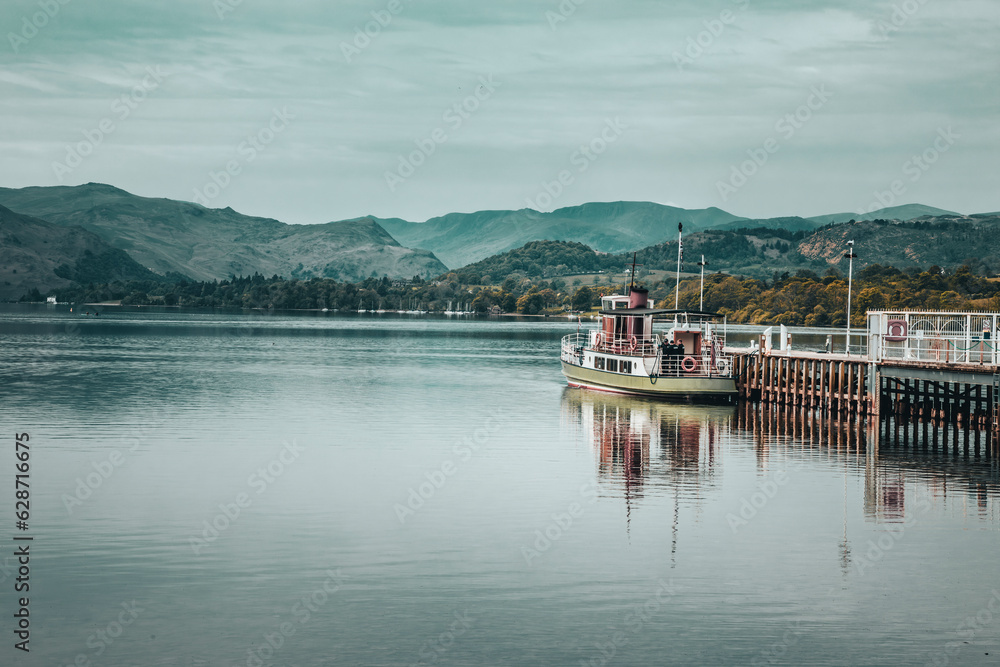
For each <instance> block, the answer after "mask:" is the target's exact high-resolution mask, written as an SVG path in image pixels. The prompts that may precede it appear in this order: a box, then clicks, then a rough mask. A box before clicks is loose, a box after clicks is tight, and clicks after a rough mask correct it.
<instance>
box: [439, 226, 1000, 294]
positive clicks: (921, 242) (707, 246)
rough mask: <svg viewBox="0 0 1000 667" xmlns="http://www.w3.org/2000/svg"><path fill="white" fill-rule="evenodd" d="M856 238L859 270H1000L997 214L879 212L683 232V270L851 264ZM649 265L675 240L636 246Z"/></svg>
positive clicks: (610, 261)
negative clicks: (868, 216)
mask: <svg viewBox="0 0 1000 667" xmlns="http://www.w3.org/2000/svg"><path fill="white" fill-rule="evenodd" d="M848 240H854V242H855V246H854V247H855V252H856V254H857V255H858V259H857V260H856V261H855V263H854V269H855V271H858V270H862V269H864V268H865V267H867V266H871V265H875V264H879V265H882V266H894V267H897V268H899V269H906V268H908V267H920V268H927V267H929V266H933V265H937V266H940V267H942V268H944V269H949V270H954V269H957V268H958V267H960V266H962V265H965V264H967V265H969V266H970V267H971V268H972V269H973V271H975V272H976V273H978V274H980V275H996V274H997V273H1000V215H985V214H983V215H976V216H969V217H965V216H942V217H934V218H920V219H917V220H911V221H908V222H903V221H899V220H892V221H890V220H874V221H864V222H855V223H853V224H834V225H827V226H824V227H822V228H820V229H816V230H811V231H810V230H805V229H802V230H791V229H782V228H780V227H775V228H768V227H757V228H751V229H738V230H736V229H709V230H706V231H701V232H695V233H694V234H685V236H684V264H683V270H684V271H692V270H696V269H697V262H698V261H699V260H700V259H701V256H702V255H704V256H705V259H706V261H707V262H708V267H707V268H708V271H709V272H713V273H714V272H717V271H724V272H726V273H731V274H738V275H746V276H752V277H756V278H768V279H770V278H772V277H773V276H774V274H776V273H777V274H782V273H786V272H787V273H796V272H799V271H811V272H813V273H815V274H818V275H820V274H822V273H824V272H825V271H826V270H827V269H830V268H837V269H839V270H841V271H843V272H846V271H847V260H846V259H844V252H845V251H846V248H847V241H848ZM637 254H638V261H639V263H640V264H642V267H643V269H646V270H665V271H670V272H673V271H674V270H675V269H676V267H677V241H676V240H673V241H666V242H664V243H659V244H656V245H652V246H649V247H646V248H642V249H640V250H638V253H637ZM631 260H632V254H631V253H622V254H616V255H606V254H599V253H595V252H594V251H593V250H592V249H590V248H589V247H587V246H585V245H583V244H579V243H572V242H553V241H534V242H530V243H528V244H526V245H524V246H523V247H521V248H518V249H515V250H511V251H507V252H505V253H501V254H498V255H495V256H492V257H488V258H486V259H484V260H480V261H479V262H475V263H473V264H470V265H468V266H466V267H463V268H461V269H458V270H456V271H455V273H456V274H457V275H458V276H459V278H460V279H461V280H462V281H463V282H467V283H480V282H484V283H493V284H498V283H500V282H503V280H504V278H505V277H506V276H507V275H509V274H510V273H512V272H515V271H516V272H518V273H521V274H523V275H525V276H527V277H529V278H549V277H554V276H562V275H567V274H571V273H596V272H598V271H615V272H617V271H620V270H621V268H622V267H624V266H627V265H628V264H629V263H630V262H631Z"/></svg>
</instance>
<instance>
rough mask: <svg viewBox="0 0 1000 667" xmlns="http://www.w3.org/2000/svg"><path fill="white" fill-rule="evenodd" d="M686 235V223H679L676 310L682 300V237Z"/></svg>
mask: <svg viewBox="0 0 1000 667" xmlns="http://www.w3.org/2000/svg"><path fill="white" fill-rule="evenodd" d="M683 234H684V223H683V222H678V223H677V287H676V288H675V289H674V310H677V304H678V303H679V302H680V298H681V261H682V259H683V258H684V244H683V242H682V240H681V237H682V236H683Z"/></svg>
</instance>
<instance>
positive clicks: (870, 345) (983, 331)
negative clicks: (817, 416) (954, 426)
mask: <svg viewBox="0 0 1000 667" xmlns="http://www.w3.org/2000/svg"><path fill="white" fill-rule="evenodd" d="M867 322H868V327H867V332H866V334H864V342H863V344H862V345H859V346H857V348H856V351H855V348H854V347H852V348H851V354H846V353H839V354H838V353H823V352H806V351H796V350H794V349H793V348H792V347H791V345H790V344H789V343H788V341H789V339H788V337H787V334H786V333H785V329H784V327H782V328H781V332H780V334H779V345H778V346H777V348H775V347H774V346H773V344H772V338H773V335H772V333H771V330H768V332H766V333H765V335H762V336H761V337H760V340H759V341H758V342H757V343H755V344H754V345H753V346H751V347H750V348H727V349H726V350H725V352H726V353H727V354H732V355H733V356H734V372H735V373H736V384H737V389H738V390H739V394H740V396H741V397H742V398H744V399H747V400H750V401H755V402H762V403H767V404H778V405H788V406H801V407H806V408H818V409H822V410H826V411H833V412H837V413H842V414H857V415H873V416H874V415H887V414H898V415H909V416H911V417H915V418H920V419H921V420H933V421H948V422H952V421H954V422H958V423H959V424H963V425H965V426H969V427H978V428H992V429H994V430H997V429H998V426H1000V407H998V401H1000V368H998V365H1000V350H998V345H997V343H998V340H997V339H998V334H1000V331H998V328H997V327H998V324H1000V313H972V312H962V313H957V312H942V311H869V312H868V313H867Z"/></svg>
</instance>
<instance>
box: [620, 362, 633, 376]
mask: <svg viewBox="0 0 1000 667" xmlns="http://www.w3.org/2000/svg"><path fill="white" fill-rule="evenodd" d="M621 369H622V373H629V374H631V373H632V362H631V361H623V362H622V366H621Z"/></svg>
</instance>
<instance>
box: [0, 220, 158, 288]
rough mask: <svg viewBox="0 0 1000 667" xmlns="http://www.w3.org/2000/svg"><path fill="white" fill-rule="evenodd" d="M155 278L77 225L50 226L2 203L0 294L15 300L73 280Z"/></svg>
mask: <svg viewBox="0 0 1000 667" xmlns="http://www.w3.org/2000/svg"><path fill="white" fill-rule="evenodd" d="M155 279H157V276H156V275H155V274H153V273H152V272H151V271H149V269H147V268H145V267H144V266H142V265H140V264H138V263H137V262H136V261H135V260H133V259H132V258H131V257H129V255H128V253H126V252H125V251H123V250H120V249H118V248H113V247H111V246H110V245H108V244H107V243H105V242H104V241H103V240H101V239H100V237H98V236H97V235H95V234H93V233H91V232H88V231H87V230H85V229H83V228H81V227H78V226H71V227H65V226H61V225H54V224H52V223H50V222H46V221H44V220H39V219H37V218H32V217H29V216H26V215H21V214H19V213H15V212H13V211H11V210H10V209H8V208H4V207H3V206H0V299H17V298H19V297H21V296H22V295H23V294H24V293H25V292H27V291H29V290H31V289H40V290H43V291H44V294H43V295H44V296H49V294H48V292H51V291H52V290H59V289H61V288H64V287H67V286H69V285H70V284H71V283H73V282H78V283H91V282H93V283H104V282H109V281H112V280H155ZM55 296H57V297H58V294H55Z"/></svg>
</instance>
